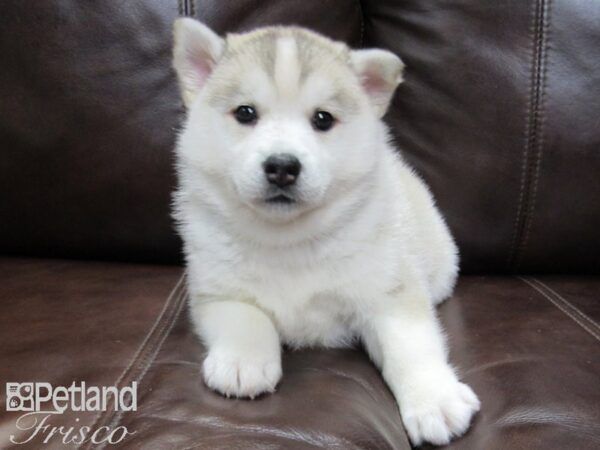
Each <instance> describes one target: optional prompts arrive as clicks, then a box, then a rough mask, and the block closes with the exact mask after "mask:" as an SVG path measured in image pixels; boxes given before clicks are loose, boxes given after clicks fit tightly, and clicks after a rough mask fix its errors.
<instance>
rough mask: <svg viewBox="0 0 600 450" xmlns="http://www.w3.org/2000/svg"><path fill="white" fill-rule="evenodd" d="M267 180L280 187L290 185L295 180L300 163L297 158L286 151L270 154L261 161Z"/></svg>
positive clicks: (300, 166) (298, 173)
mask: <svg viewBox="0 0 600 450" xmlns="http://www.w3.org/2000/svg"><path fill="white" fill-rule="evenodd" d="M263 168H264V169H265V175H266V177H267V181H268V182H269V183H271V184H274V185H276V186H279V187H280V188H283V187H286V186H290V185H292V184H294V183H295V182H296V180H297V179H298V175H300V169H301V168H302V165H301V164H300V161H298V158H296V157H295V156H293V155H290V154H288V153H280V154H277V155H271V156H269V157H268V158H267V160H266V161H265V162H264V163H263Z"/></svg>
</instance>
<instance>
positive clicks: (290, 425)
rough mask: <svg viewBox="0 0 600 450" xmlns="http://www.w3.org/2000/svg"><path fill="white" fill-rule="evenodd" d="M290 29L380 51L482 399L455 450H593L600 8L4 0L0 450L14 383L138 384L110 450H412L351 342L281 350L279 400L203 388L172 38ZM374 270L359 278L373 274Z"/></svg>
mask: <svg viewBox="0 0 600 450" xmlns="http://www.w3.org/2000/svg"><path fill="white" fill-rule="evenodd" d="M182 15H187V16H194V17H197V18H199V19H201V20H203V21H205V22H207V23H208V24H209V25H211V26H212V27H214V28H215V29H217V30H219V31H221V32H226V31H236V30H245V29H249V28H252V27H255V26H258V25H265V24H274V23H278V24H292V23H294V24H299V25H304V26H307V27H310V28H313V29H316V30H318V31H320V32H322V33H324V34H326V35H329V36H331V37H333V38H336V39H342V40H345V41H346V42H348V43H350V44H351V45H353V46H357V47H360V46H365V47H371V46H377V47H384V48H388V49H391V50H392V51H394V52H396V53H397V54H398V55H400V56H401V57H402V58H403V60H404V61H405V62H406V64H407V72H406V82H405V83H404V84H403V85H402V86H401V87H400V89H399V90H398V92H397V95H396V97H395V99H394V102H393V105H392V108H391V110H390V112H389V114H388V115H387V120H388V122H389V124H390V125H391V127H392V130H393V134H394V137H395V139H396V141H397V143H398V144H399V145H400V147H401V148H402V150H403V152H404V154H405V156H406V158H407V159H408V160H409V161H410V163H412V164H413V165H414V167H415V168H416V169H417V171H418V172H419V173H420V174H421V175H422V176H423V177H424V178H425V179H426V180H427V182H428V183H429V185H430V186H431V188H432V190H433V192H434V194H435V196H436V197H437V199H438V203H439V206H440V208H441V209H442V210H443V212H444V214H445V216H446V217H447V220H448V222H449V224H450V227H451V229H452V231H453V233H454V235H455V236H456V238H457V240H458V243H459V245H460V249H461V254H462V274H463V275H462V276H461V279H460V281H459V284H458V287H457V289H456V293H455V295H454V296H453V298H452V299H450V300H449V301H448V302H446V303H445V304H444V305H442V306H441V308H440V316H441V318H442V320H443V323H444V326H445V327H446V329H447V332H448V336H449V341H450V345H451V360H452V361H453V363H455V364H456V365H457V366H458V367H460V371H461V373H462V374H463V378H464V379H465V380H466V381H467V382H468V383H469V384H470V385H471V386H473V388H474V390H475V391H476V392H477V393H478V394H479V396H480V398H481V400H482V405H483V406H482V410H481V412H480V413H479V414H478V415H477V416H476V418H475V420H474V423H473V426H472V428H471V430H470V431H469V432H468V434H467V435H466V436H465V437H463V438H462V439H459V440H456V441H455V442H453V443H452V444H451V445H450V448H455V449H485V450H491V449H597V448H600V343H599V340H600V326H599V324H598V321H600V279H599V278H598V277H597V275H598V274H599V273H600V2H597V1H592V0H585V1H583V0H582V1H574V0H527V1H525V0H503V1H497V2H482V1H476V0H448V1H439V0H402V1H400V0H396V1H394V0H362V1H351V0H304V1H292V0H286V1H284V0H268V1H256V0H254V1H253V0H230V1H222V0H197V1H193V0H179V1H175V0H128V1H118V0H101V1H100V0H98V1H91V0H90V1H83V0H60V1H59V0H44V1H36V2H33V1H22V0H3V1H2V2H1V3H0V250H1V252H2V254H3V255H5V256H4V257H3V258H2V259H1V260H0V299H1V302H2V310H1V311H2V314H1V315H0V381H1V382H2V387H1V391H2V392H1V395H2V402H0V403H1V404H2V405H1V406H0V410H1V411H2V413H0V414H1V416H0V417H1V418H0V448H19V449H22V448H31V449H45V448H75V447H80V448H83V449H88V448H92V446H93V445H92V444H90V443H89V442H87V443H85V444H82V445H67V446H64V445H63V444H62V443H61V442H60V438H58V439H57V438H56V437H52V438H50V439H49V441H48V442H47V443H43V438H44V437H43V436H42V435H41V434H40V435H39V436H36V437H35V438H33V439H32V440H30V441H28V442H27V443H25V444H19V445H15V444H11V441H10V436H11V435H12V436H13V437H15V438H16V439H17V440H24V439H25V438H26V437H27V436H28V435H29V434H31V432H30V431H24V430H18V429H17V428H16V423H15V422H16V420H17V418H18V417H19V414H20V413H17V412H6V411H5V409H6V408H5V400H6V398H7V396H6V392H5V390H4V383H5V382H32V381H35V382H50V383H52V385H53V386H68V385H70V384H71V383H72V382H73V381H77V382H80V381H85V382H86V383H87V384H89V385H97V386H111V385H116V386H127V385H130V384H131V383H132V382H133V381H136V382H137V383H138V396H137V397H138V398H137V404H138V408H137V411H135V412H115V411H111V410H109V411H104V412H76V411H69V410H67V411H65V413H64V414H61V415H53V416H51V417H50V422H49V423H50V425H53V426H63V427H65V428H66V427H71V426H75V425H76V426H78V427H81V426H89V427H91V428H92V429H95V428H98V427H102V426H109V427H112V428H113V429H114V428H115V427H118V426H126V427H127V429H128V430H129V431H131V432H135V434H133V435H132V436H129V437H127V438H126V439H125V440H124V441H122V442H121V443H119V444H115V445H111V444H107V446H106V448H111V447H115V448H116V447H118V448H138V449H188V450H191V449H227V450H230V449H259V448H260V449H316V448H327V449H339V450H348V449H406V448H410V445H409V443H408V441H407V438H406V435H405V433H404V431H403V428H402V425H401V420H400V416H399V413H398V409H397V407H396V404H395V402H394V399H393V398H392V396H391V394H390V392H389V391H388V389H387V388H386V386H385V385H384V383H383V382H382V380H381V377H380V376H379V374H378V372H377V370H376V369H375V368H374V367H373V366H372V365H371V364H370V363H369V361H368V359H367V357H366V356H365V354H364V353H363V352H362V351H361V350H360V349H348V350H335V351H331V350H306V351H295V352H291V351H288V352H286V353H285V356H284V373H285V375H284V378H283V381H282V383H281V385H280V386H279V389H278V391H277V393H276V394H275V395H270V396H265V397H262V398H260V399H258V400H255V401H245V400H227V399H224V398H222V397H220V396H219V395H217V394H215V393H213V392H211V391H209V390H208V389H207V388H206V387H205V386H204V385H203V382H202V380H201V376H200V370H201V361H202V357H203V348H202V345H201V344H200V343H199V341H198V339H197V338H196V337H195V336H194V335H193V334H192V332H191V330H190V326H189V322H188V317H187V312H186V308H185V300H186V297H185V291H184V289H183V284H182V276H183V269H182V267H181V263H180V262H181V252H180V242H179V240H178V239H177V237H176V236H175V234H174V232H173V226H172V221H171V219H170V216H169V202H170V192H171V190H172V187H173V183H174V175H173V151H172V149H173V141H174V138H175V135H176V133H177V128H178V126H179V123H180V121H181V117H182V114H183V113H184V111H183V108H182V105H181V102H180V99H179V96H178V93H177V89H176V86H175V80H174V75H173V73H172V70H171V67H170V58H171V54H170V52H171V25H172V22H173V20H174V19H175V18H176V17H177V16H182ZM368 263H369V262H368V261H365V264H368Z"/></svg>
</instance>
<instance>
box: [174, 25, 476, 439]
mask: <svg viewBox="0 0 600 450" xmlns="http://www.w3.org/2000/svg"><path fill="white" fill-rule="evenodd" d="M174 67H175V71H176V73H177V76H178V81H179V85H180V89H181V94H182V97H183V100H184V103H185V106H186V108H187V112H188V114H187V120H186V122H185V127H184V129H183V131H182V132H181V134H180V136H179V140H178V144H177V169H178V175H179V187H178V189H177V191H176V193H175V217H176V219H177V221H178V227H179V232H180V234H181V236H182V238H183V241H184V245H185V256H186V262H187V269H188V288H189V293H190V305H189V306H190V311H191V317H192V320H193V324H194V327H195V329H196V332H197V333H198V335H199V336H200V337H201V339H202V340H203V342H204V343H205V344H206V347H207V350H208V353H207V356H206V359H205V360H204V364H203V373H204V380H205V382H206V384H207V385H208V386H209V387H210V388H212V389H214V390H215V391H218V392H220V393H222V394H224V395H226V396H235V397H250V398H253V397H255V396H257V395H259V394H261V393H265V392H273V391H274V390H275V387H276V385H277V383H278V382H279V380H280V379H281V376H282V371H281V344H282V343H285V344H287V345H289V346H291V347H293V348H298V347H304V346H323V347H342V346H347V345H350V344H352V343H353V342H354V341H355V340H358V339H360V340H361V341H362V343H363V345H364V347H365V348H366V350H367V352H368V353H369V355H370V357H371V359H372V360H373V362H374V363H375V364H376V365H377V366H378V367H379V368H380V369H381V372H382V374H383V377H384V379H385V381H386V382H387V384H388V385H389V387H390V389H391V390H392V392H393V393H394V395H395V397H396V399H397V401H398V404H399V407H400V412H401V415H402V418H403V421H404V425H405V428H406V430H407V432H408V434H409V437H410V439H411V440H412V442H413V444H415V445H419V444H421V443H422V442H425V441H428V442H431V443H434V444H445V443H447V442H449V441H450V439H451V438H452V437H454V436H459V435H461V434H462V433H464V432H465V431H466V429H467V428H468V426H469V423H470V420H471V417H472V415H473V414H474V413H475V412H476V411H477V410H478V409H479V400H478V399H477V397H476V395H475V394H474V393H473V391H472V390H471V389H470V388H469V387H468V386H467V385H465V384H463V383H461V382H460V381H459V379H458V377H457V375H456V373H455V371H454V370H453V368H452V367H451V366H450V365H449V364H448V361H447V351H446V347H445V343H444V336H443V333H442V330H441V329H440V324H439V322H438V320H437V318H436V314H435V311H434V305H436V304H437V303H439V302H441V301H442V300H443V299H445V298H446V297H448V296H449V295H450V294H451V292H452V289H453V286H454V283H455V280H456V276H457V250H456V246H455V244H454V242H453V240H452V237H451V235H450V233H449V231H448V228H447V227H446V225H445V223H444V220H443V219H442V217H441V215H440V213H439V211H438V210H437V209H436V206H435V204H434V201H433V198H432V196H431V194H430V192H429V190H428V189H427V187H426V186H425V184H424V183H423V181H422V180H421V179H420V178H419V177H418V176H417V175H416V174H415V173H414V172H413V171H412V170H411V168H410V167H408V166H407V164H406V163H404V162H403V161H402V159H401V158H400V157H399V155H398V153H397V152H396V151H395V150H394V148H393V147H392V146H391V145H390V143H389V141H390V140H389V136H388V131H387V129H386V126H385V125H384V124H383V122H382V120H381V118H382V116H383V115H384V113H385V112H386V109H387V107H388V104H389V102H390V100H391V97H392V94H393V92H394V90H395V89H396V87H397V86H398V84H399V83H400V82H401V80H402V69H403V64H402V62H401V61H400V59H399V58H398V57H397V56H395V55H394V54H392V53H390V52H388V51H385V50H375V49H373V50H350V49H349V48H348V47H347V46H346V45H344V44H343V43H340V42H334V41H331V40H329V39H327V38H325V37H323V36H321V35H318V34H316V33H314V32H311V31H308V30H305V29H302V28H296V27H270V28H263V29H258V30H256V31H253V32H250V33H245V34H229V35H227V36H226V37H225V38H222V37H220V36H218V35H217V34H215V33H214V32H213V31H211V30H210V29H209V28H207V27H206V26H204V25H203V24H201V23H199V22H197V21H195V20H192V19H188V18H185V19H179V20H177V21H176V23H175V47H174Z"/></svg>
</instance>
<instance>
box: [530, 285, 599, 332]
mask: <svg viewBox="0 0 600 450" xmlns="http://www.w3.org/2000/svg"><path fill="white" fill-rule="evenodd" d="M527 279H529V280H530V281H532V282H534V283H536V284H537V285H538V286H539V287H540V288H543V289H544V290H546V291H547V292H548V294H549V295H554V297H555V298H556V299H557V300H559V301H561V302H562V303H563V304H564V305H565V306H566V307H568V308H569V309H570V310H571V312H572V313H573V314H575V315H577V316H579V318H580V319H581V320H583V321H585V322H587V323H588V326H589V327H591V328H592V329H594V330H595V331H596V333H597V334H598V335H599V336H600V325H599V324H598V323H597V322H596V321H595V320H594V319H592V318H591V317H590V316H588V315H587V314H586V313H584V312H583V311H581V310H580V309H579V308H577V307H576V306H575V305H573V304H572V303H571V302H570V301H568V300H567V299H566V298H564V297H563V296H562V295H560V294H559V293H558V292H556V291H555V290H554V289H552V288H551V287H550V286H548V285H547V284H546V283H544V282H543V281H541V280H538V279H537V278H533V277H527Z"/></svg>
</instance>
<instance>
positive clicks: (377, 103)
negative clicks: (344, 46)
mask: <svg viewBox="0 0 600 450" xmlns="http://www.w3.org/2000/svg"><path fill="white" fill-rule="evenodd" d="M350 63H351V65H352V68H353V69H354V72H355V73H356V75H358V77H359V79H360V81H361V84H362V86H363V88H364V90H365V92H366V93H367V95H368V96H369V99H370V100H371V104H372V105H373V108H374V110H375V112H376V114H377V115H378V116H379V117H383V115H384V114H385V112H386V111H387V109H388V106H389V104H390V101H391V99H392V95H393V94H394V91H395V90H396V88H397V87H398V85H399V84H400V83H401V82H402V72H403V70H404V63H403V62H402V61H401V60H400V58H398V57H397V56H396V55H394V54H393V53H392V52H389V51H387V50H380V49H367V50H353V51H351V52H350Z"/></svg>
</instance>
